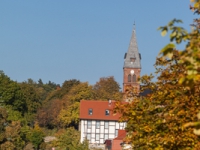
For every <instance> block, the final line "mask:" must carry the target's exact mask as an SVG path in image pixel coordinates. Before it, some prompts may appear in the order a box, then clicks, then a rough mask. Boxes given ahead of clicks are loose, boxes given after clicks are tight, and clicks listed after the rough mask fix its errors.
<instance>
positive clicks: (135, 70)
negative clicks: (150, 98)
mask: <svg viewBox="0 0 200 150" xmlns="http://www.w3.org/2000/svg"><path fill="white" fill-rule="evenodd" d="M140 61H141V55H140V53H139V51H138V45H137V40H136V31H135V24H134V26H133V31H132V36H131V40H130V44H129V48H128V51H127V53H125V55H124V67H123V69H124V81H123V91H125V86H126V85H132V86H135V87H137V88H138V90H139V89H140V84H139V82H138V77H139V76H140V70H141V63H140Z"/></svg>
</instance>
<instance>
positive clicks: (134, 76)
mask: <svg viewBox="0 0 200 150" xmlns="http://www.w3.org/2000/svg"><path fill="white" fill-rule="evenodd" d="M133 82H136V75H135V74H134V75H133Z"/></svg>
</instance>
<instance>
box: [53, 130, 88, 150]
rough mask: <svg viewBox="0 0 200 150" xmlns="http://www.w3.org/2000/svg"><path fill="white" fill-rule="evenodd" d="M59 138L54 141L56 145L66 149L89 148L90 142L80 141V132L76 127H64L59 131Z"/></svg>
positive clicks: (85, 149) (80, 149) (83, 149)
mask: <svg viewBox="0 0 200 150" xmlns="http://www.w3.org/2000/svg"><path fill="white" fill-rule="evenodd" d="M56 137H57V138H58V140H56V141H54V146H55V147H58V148H60V149H65V150H89V146H88V142H87V141H84V142H83V143H80V133H79V132H78V131H77V130H75V129H74V128H72V127H71V128H67V129H66V130H64V129H62V130H60V131H58V132H57V134H56Z"/></svg>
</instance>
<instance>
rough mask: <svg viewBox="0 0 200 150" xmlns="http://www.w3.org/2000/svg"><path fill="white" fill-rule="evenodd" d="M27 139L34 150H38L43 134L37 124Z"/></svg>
mask: <svg viewBox="0 0 200 150" xmlns="http://www.w3.org/2000/svg"><path fill="white" fill-rule="evenodd" d="M27 138H28V139H29V141H30V142H32V143H33V145H34V147H35V149H36V150H37V149H38V148H39V145H40V144H41V143H42V142H43V138H44V132H43V131H42V129H41V128H40V127H39V124H38V123H37V122H36V123H35V124H34V128H33V129H32V130H31V131H30V133H29V134H28V135H27Z"/></svg>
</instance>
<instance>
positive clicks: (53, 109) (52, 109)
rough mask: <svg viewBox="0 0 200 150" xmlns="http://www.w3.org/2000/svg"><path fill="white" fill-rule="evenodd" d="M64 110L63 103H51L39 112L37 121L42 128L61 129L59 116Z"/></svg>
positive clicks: (55, 101)
mask: <svg viewBox="0 0 200 150" xmlns="http://www.w3.org/2000/svg"><path fill="white" fill-rule="evenodd" d="M61 108H62V101H61V100H59V99H54V100H51V101H49V102H48V103H47V104H46V105H44V106H43V107H42V108H40V109H38V111H37V121H38V123H39V125H41V126H42V127H48V128H54V127H59V126H60V125H59V122H58V115H59V113H60V110H61Z"/></svg>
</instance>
